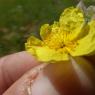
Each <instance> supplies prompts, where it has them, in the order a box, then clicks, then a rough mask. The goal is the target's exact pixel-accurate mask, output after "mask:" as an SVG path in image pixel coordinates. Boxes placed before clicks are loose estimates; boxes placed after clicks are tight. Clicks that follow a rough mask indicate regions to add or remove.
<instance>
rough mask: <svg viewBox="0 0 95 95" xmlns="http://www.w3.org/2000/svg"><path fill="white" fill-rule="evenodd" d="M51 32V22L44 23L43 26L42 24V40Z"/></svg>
mask: <svg viewBox="0 0 95 95" xmlns="http://www.w3.org/2000/svg"><path fill="white" fill-rule="evenodd" d="M50 32H51V27H50V26H49V24H44V25H43V26H41V29H40V36H41V38H42V40H44V39H46V37H47V36H48V34H49V33H50Z"/></svg>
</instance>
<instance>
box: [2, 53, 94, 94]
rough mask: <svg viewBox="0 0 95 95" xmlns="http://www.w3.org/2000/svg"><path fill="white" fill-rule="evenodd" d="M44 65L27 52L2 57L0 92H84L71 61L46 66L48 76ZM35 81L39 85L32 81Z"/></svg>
mask: <svg viewBox="0 0 95 95" xmlns="http://www.w3.org/2000/svg"><path fill="white" fill-rule="evenodd" d="M43 66H45V65H44V64H42V65H41V64H40V63H39V62H37V60H36V59H35V58H34V57H33V56H31V55H30V54H28V53H26V52H20V53H16V54H12V55H9V56H6V57H3V58H1V59H0V94H3V95H63V94H64V93H65V95H76V94H77V95H84V92H81V91H82V90H80V89H82V88H81V84H79V83H80V81H78V77H76V74H75V71H74V70H73V68H72V64H69V63H68V62H67V63H66V64H65V63H64V64H63V63H62V64H61V65H60V64H56V65H55V64H51V65H50V66H47V68H45V74H46V75H45V74H44V73H43V72H42V71H41V70H40V68H42V67H43ZM86 69H87V68H86ZM88 77H89V76H88ZM35 79H36V81H35ZM33 81H34V82H35V84H34V83H32V82H33ZM85 82H86V81H85ZM85 82H84V83H85ZM88 88H89V87H88ZM87 90H88V89H87ZM73 91H74V92H73ZM89 91H90V90H89ZM89 91H87V92H86V95H92V94H91V91H90V92H89ZM59 92H61V94H59ZM71 93H73V94H71ZM87 93H88V94H87ZM93 95H94V94H93Z"/></svg>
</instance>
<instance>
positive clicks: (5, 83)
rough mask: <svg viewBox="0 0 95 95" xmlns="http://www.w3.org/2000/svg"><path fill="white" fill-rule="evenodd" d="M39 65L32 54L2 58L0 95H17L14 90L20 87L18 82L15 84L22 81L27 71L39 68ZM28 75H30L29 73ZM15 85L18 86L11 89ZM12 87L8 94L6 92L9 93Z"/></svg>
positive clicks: (0, 60)
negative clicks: (19, 80)
mask: <svg viewBox="0 0 95 95" xmlns="http://www.w3.org/2000/svg"><path fill="white" fill-rule="evenodd" d="M38 64H39V63H38V62H37V61H36V59H35V58H34V57H33V56H31V55H30V54H28V53H27V52H24V51H23V52H19V53H16V54H12V55H8V56H5V57H3V58H1V59H0V95H1V94H2V93H5V94H4V95H13V94H11V93H15V92H14V90H13V89H16V87H18V86H17V85H18V84H19V83H18V82H17V83H15V82H16V81H17V80H18V79H20V78H21V76H23V75H24V74H25V73H26V72H27V71H29V70H30V69H32V68H33V67H35V66H37V65H38ZM26 75H28V73H27V74H26ZM28 77H29V76H28ZM30 77H31V74H30ZM26 79H27V78H26ZM13 83H14V84H15V85H16V86H14V87H11V85H12V84H13ZM21 83H23V78H22V79H21ZM21 83H20V84H21ZM20 84H19V85H20ZM10 87H11V89H10V94H9V93H8V92H6V90H7V91H8V88H10ZM15 91H16V90H15ZM19 93H20V92H19ZM14 95H19V94H14ZM23 95H24V94H23ZM25 95H26V94H25Z"/></svg>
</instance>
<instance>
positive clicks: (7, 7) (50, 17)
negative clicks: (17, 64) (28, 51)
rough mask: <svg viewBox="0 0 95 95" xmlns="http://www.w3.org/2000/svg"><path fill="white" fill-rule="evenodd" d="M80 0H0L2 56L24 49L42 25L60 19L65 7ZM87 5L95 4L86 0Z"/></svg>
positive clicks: (0, 48) (0, 46)
mask: <svg viewBox="0 0 95 95" xmlns="http://www.w3.org/2000/svg"><path fill="white" fill-rule="evenodd" d="M78 2H79V0H0V56H4V55H7V54H11V53H14V52H19V51H23V50H24V43H25V42H26V40H27V38H28V37H29V36H30V35H35V36H39V29H40V26H41V25H42V24H44V23H52V22H53V21H54V20H58V18H59V16H60V14H61V12H62V11H63V10H64V8H66V7H69V6H76V5H77V4H78ZM85 3H86V5H90V4H95V2H94V0H85Z"/></svg>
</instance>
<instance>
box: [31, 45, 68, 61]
mask: <svg viewBox="0 0 95 95" xmlns="http://www.w3.org/2000/svg"><path fill="white" fill-rule="evenodd" d="M33 49H34V50H35V57H36V58H37V59H38V60H39V61H44V62H48V61H62V60H68V55H67V54H66V53H61V52H59V51H56V50H54V49H50V48H49V47H47V46H43V47H36V46H35V47H33ZM30 53H31V54H32V52H31V51H30Z"/></svg>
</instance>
